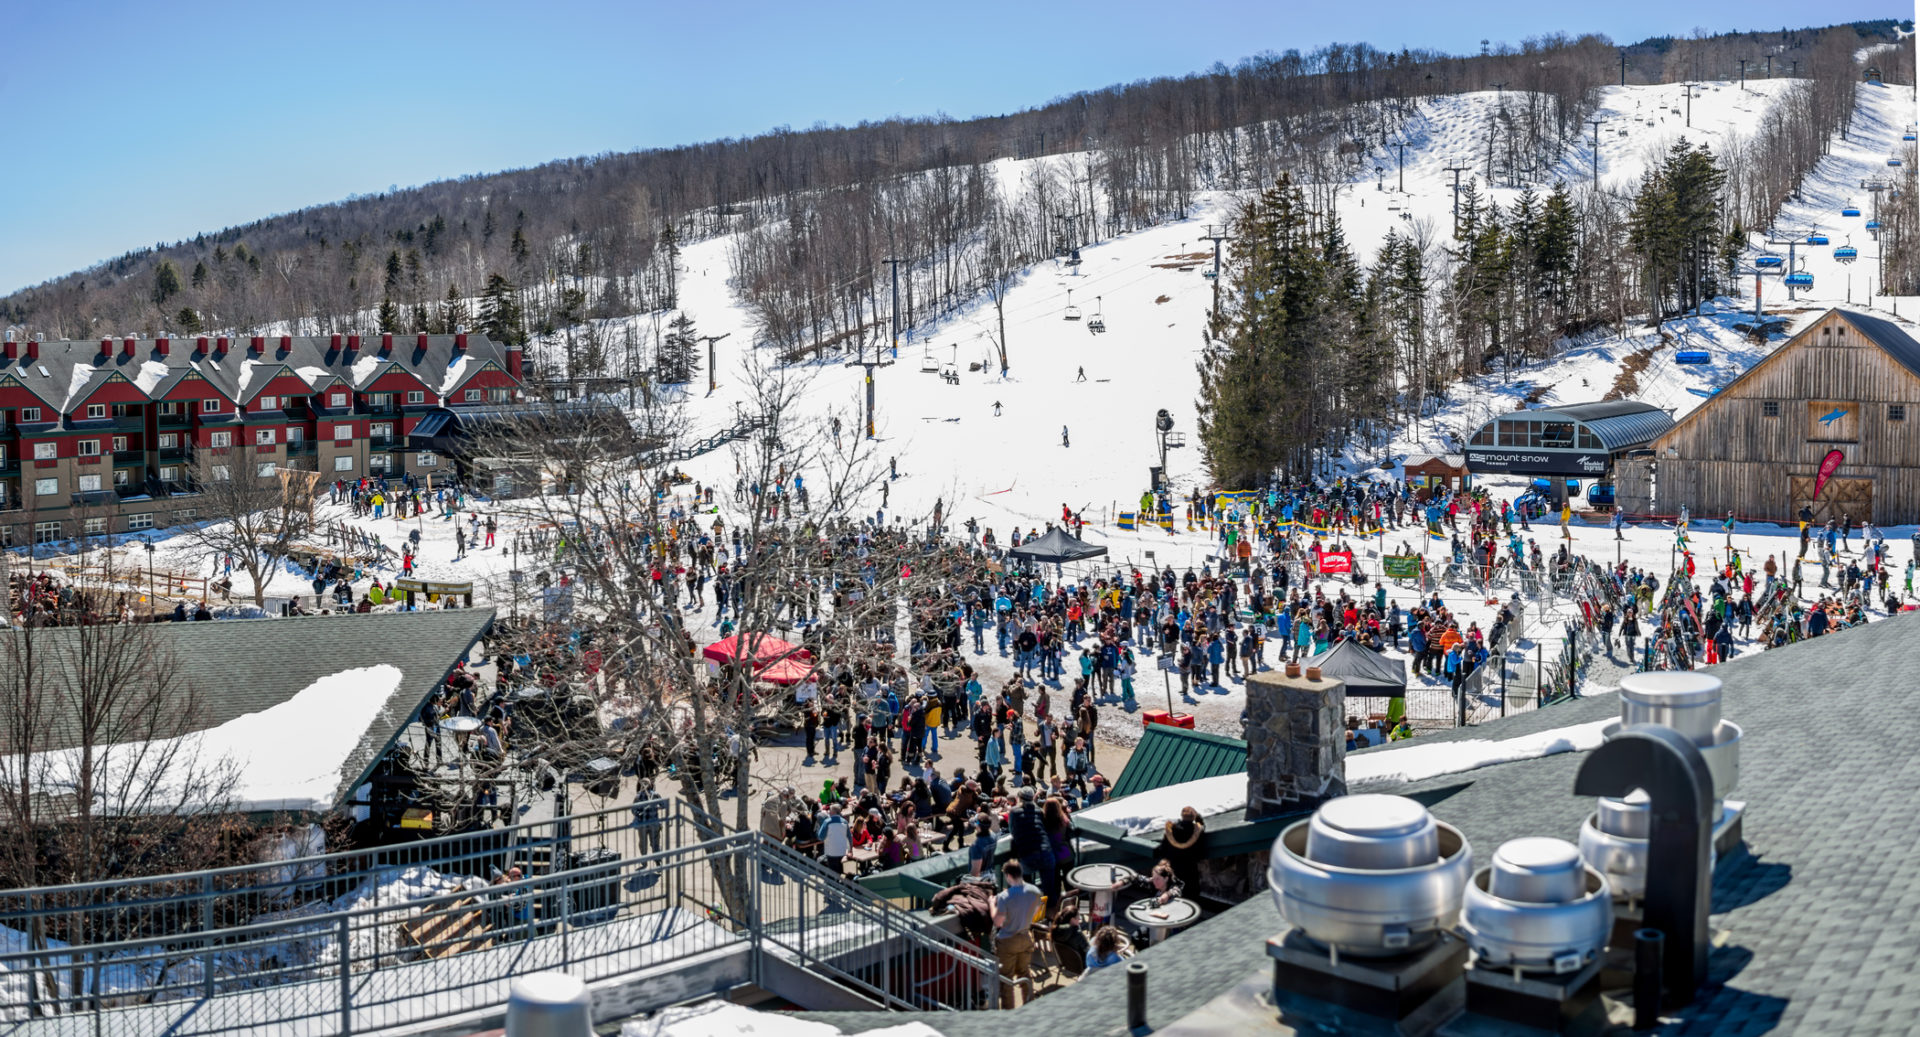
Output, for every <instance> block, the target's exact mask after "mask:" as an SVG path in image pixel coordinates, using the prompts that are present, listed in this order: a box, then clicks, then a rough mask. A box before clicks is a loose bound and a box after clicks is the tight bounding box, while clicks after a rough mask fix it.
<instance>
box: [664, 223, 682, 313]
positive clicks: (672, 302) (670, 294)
mask: <svg viewBox="0 0 1920 1037" xmlns="http://www.w3.org/2000/svg"><path fill="white" fill-rule="evenodd" d="M660 257H661V259H662V260H663V261H664V264H665V266H666V275H667V294H666V298H665V299H663V300H661V308H662V309H668V310H671V309H673V308H675V307H677V306H679V305H680V299H679V295H680V293H679V289H678V287H677V285H676V283H675V279H676V277H677V276H678V275H677V271H678V269H679V264H678V262H677V260H678V259H679V258H680V235H679V234H678V233H676V232H675V231H674V229H673V222H672V221H668V222H667V224H666V226H664V227H662V228H660Z"/></svg>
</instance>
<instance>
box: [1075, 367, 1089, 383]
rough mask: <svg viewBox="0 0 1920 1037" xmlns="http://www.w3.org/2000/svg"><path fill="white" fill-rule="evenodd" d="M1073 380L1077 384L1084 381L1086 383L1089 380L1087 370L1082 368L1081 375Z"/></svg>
mask: <svg viewBox="0 0 1920 1037" xmlns="http://www.w3.org/2000/svg"><path fill="white" fill-rule="evenodd" d="M1073 380H1074V381H1076V382H1084V381H1086V380H1087V369H1086V368H1085V367H1082V368H1080V373H1079V374H1078V375H1077V376H1075V378H1074V379H1073Z"/></svg>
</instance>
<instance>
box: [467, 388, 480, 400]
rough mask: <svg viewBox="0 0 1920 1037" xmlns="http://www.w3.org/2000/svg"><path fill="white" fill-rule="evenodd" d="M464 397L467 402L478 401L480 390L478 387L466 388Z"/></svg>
mask: <svg viewBox="0 0 1920 1037" xmlns="http://www.w3.org/2000/svg"><path fill="white" fill-rule="evenodd" d="M465 398H466V401H467V402H468V403H479V402H480V390H478V389H468V390H467V393H466V397H465Z"/></svg>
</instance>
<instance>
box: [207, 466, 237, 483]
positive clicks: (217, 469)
mask: <svg viewBox="0 0 1920 1037" xmlns="http://www.w3.org/2000/svg"><path fill="white" fill-rule="evenodd" d="M209 472H210V474H211V475H212V477H213V481H214V482H226V481H227V480H229V479H231V478H233V473H232V472H231V471H228V470H227V466H226V465H223V464H217V465H214V466H213V467H212V468H211V469H209Z"/></svg>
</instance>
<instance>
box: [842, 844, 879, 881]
mask: <svg viewBox="0 0 1920 1037" xmlns="http://www.w3.org/2000/svg"><path fill="white" fill-rule="evenodd" d="M847 859H848V860H850V861H852V862H853V866H854V867H855V868H857V869H859V871H860V873H861V874H863V875H864V874H866V872H867V869H869V868H871V867H873V866H874V865H875V864H877V863H879V861H880V851H879V850H876V849H874V848H873V847H871V846H856V847H854V848H853V849H851V850H848V851H847Z"/></svg>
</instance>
